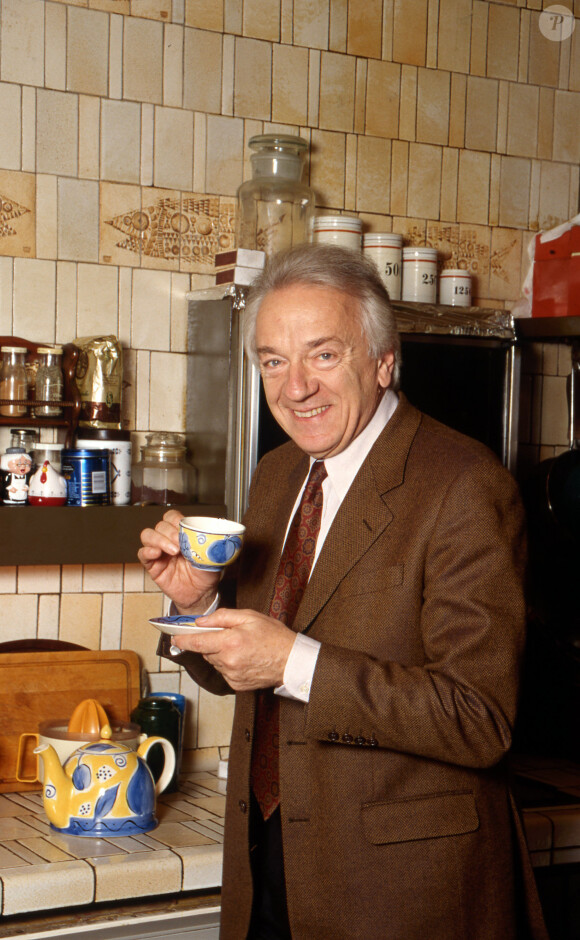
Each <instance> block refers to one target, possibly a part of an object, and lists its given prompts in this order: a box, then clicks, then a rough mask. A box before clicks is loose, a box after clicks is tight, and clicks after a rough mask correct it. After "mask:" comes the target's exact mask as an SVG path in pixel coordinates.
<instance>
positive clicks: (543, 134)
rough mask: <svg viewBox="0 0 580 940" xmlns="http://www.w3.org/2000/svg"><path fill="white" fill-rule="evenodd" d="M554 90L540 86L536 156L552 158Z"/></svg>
mask: <svg viewBox="0 0 580 940" xmlns="http://www.w3.org/2000/svg"><path fill="white" fill-rule="evenodd" d="M554 108H555V92H554V90H553V89H552V88H540V102H539V116H538V157H540V158H541V159H544V160H550V159H551V158H552V148H553V134H554Z"/></svg>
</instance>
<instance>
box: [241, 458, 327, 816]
mask: <svg viewBox="0 0 580 940" xmlns="http://www.w3.org/2000/svg"><path fill="white" fill-rule="evenodd" d="M325 477H326V468H325V466H324V463H323V462H322V461H316V463H314V464H312V470H311V471H310V476H309V478H308V482H307V483H306V486H305V488H304V492H303V494H302V499H301V501H300V505H299V506H298V509H297V510H296V514H295V516H294V518H293V520H292V524H291V526H290V529H289V531H288V537H287V539H286V544H285V545H284V550H283V551H282V557H281V558H280V566H279V568H278V574H277V576H276V583H275V587H274V597H273V598H272V603H271V605H270V616H271V617H276V618H277V619H278V620H281V621H282V622H283V623H285V624H286V625H287V626H289V627H290V626H292V623H293V622H294V617H295V616H296V611H297V610H298V607H299V606H300V601H301V600H302V595H303V594H304V590H305V588H306V585H307V584H308V577H309V574H310V569H311V567H312V560H313V558H314V552H315V550H316V539H317V538H318V531H319V529H320V519H321V516H322V481H323V480H324V479H325ZM279 704H280V700H279V698H278V696H277V695H274V693H273V691H272V689H263V690H262V691H261V692H260V693H259V695H258V703H257V710H256V724H255V733H254V749H253V752H252V769H251V780H252V789H253V791H254V794H255V796H256V799H257V800H258V803H259V804H260V809H261V810H262V813H263V816H264V819H268V818H269V817H270V816H271V815H272V813H273V812H274V810H275V809H276V807H277V806H278V803H279V802H280V793H279V784H278V711H279Z"/></svg>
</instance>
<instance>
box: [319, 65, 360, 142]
mask: <svg viewBox="0 0 580 940" xmlns="http://www.w3.org/2000/svg"><path fill="white" fill-rule="evenodd" d="M355 67H356V63H355V60H354V59H353V58H352V56H344V55H339V54H338V53H336V52H323V53H322V56H321V67H320V110H319V121H320V127H321V128H325V129H327V130H342V131H352V130H353V117H354V91H355Z"/></svg>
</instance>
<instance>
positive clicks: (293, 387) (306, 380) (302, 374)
mask: <svg viewBox="0 0 580 940" xmlns="http://www.w3.org/2000/svg"><path fill="white" fill-rule="evenodd" d="M313 378H314V377H313V376H312V374H311V373H310V372H309V370H308V369H306V367H305V366H304V363H302V362H294V363H290V365H289V368H288V371H287V373H286V381H285V383H284V391H285V392H286V395H287V396H288V398H292V399H294V400H297V399H301V398H305V397H306V396H307V395H310V394H312V392H313V391H314V388H313Z"/></svg>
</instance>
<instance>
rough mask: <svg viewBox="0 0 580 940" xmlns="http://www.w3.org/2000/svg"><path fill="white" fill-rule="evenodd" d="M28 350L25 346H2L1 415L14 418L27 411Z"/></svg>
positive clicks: (0, 378) (0, 376) (0, 373)
mask: <svg viewBox="0 0 580 940" xmlns="http://www.w3.org/2000/svg"><path fill="white" fill-rule="evenodd" d="M27 352H28V350H27V349H26V347H23V346H2V347H0V353H1V354H2V365H1V367H0V400H2V399H4V401H5V404H3V405H0V415H2V416H4V417H7V418H13V417H16V416H19V415H25V414H26V413H27V410H28V408H27V405H26V404H25V402H26V399H27V397H28V382H27V379H26V354H27Z"/></svg>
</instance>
